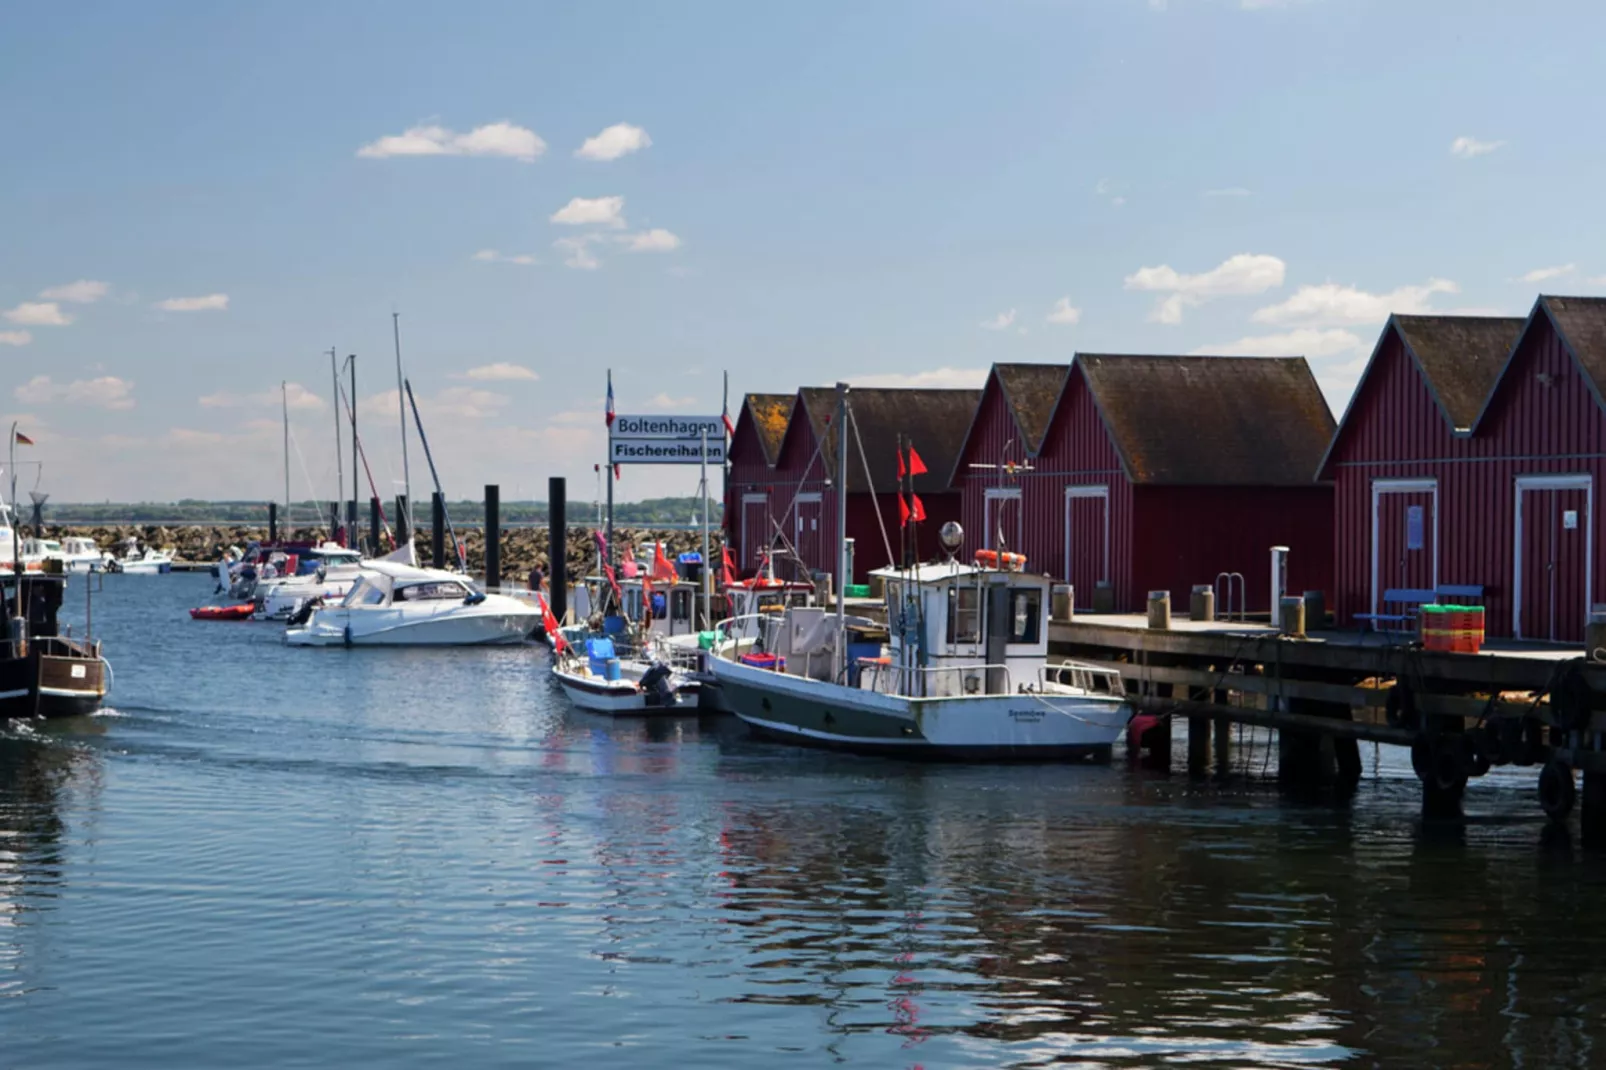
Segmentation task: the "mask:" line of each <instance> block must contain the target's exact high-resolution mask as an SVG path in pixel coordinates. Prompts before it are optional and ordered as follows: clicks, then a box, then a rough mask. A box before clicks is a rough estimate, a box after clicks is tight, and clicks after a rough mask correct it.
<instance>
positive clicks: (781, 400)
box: [725, 394, 794, 572]
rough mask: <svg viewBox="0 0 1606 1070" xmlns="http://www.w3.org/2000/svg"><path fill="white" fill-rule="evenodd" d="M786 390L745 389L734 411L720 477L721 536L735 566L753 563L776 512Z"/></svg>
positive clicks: (787, 418) (788, 401)
mask: <svg viewBox="0 0 1606 1070" xmlns="http://www.w3.org/2000/svg"><path fill="white" fill-rule="evenodd" d="M793 400H794V395H792V394H748V395H747V396H746V397H745V398H744V399H743V401H742V408H741V410H740V412H738V413H737V416H736V432H735V434H733V435H732V436H731V445H730V453H729V461H730V467H729V471H728V474H727V476H726V480H725V537H726V539H727V541H728V544H729V545H731V546H733V547H735V548H736V550H735V552H734V554H733V556H734V557H735V558H736V565H737V568H738V569H740V570H742V571H744V572H750V571H751V570H753V569H756V568H757V567H758V554H759V550H760V549H761V548H762V547H764V546H766V545H768V539H767V536H768V533H769V532H770V530H771V526H770V525H771V518H772V517H773V518H775V519H777V520H778V519H779V518H780V516H781V515H783V514H784V513H785V506H786V504H790V502H789V501H788V502H787V503H783V504H782V505H781V506H780V512H779V513H778V512H776V508H777V503H776V502H775V500H774V495H775V492H776V477H775V464H776V459H777V455H778V454H779V452H780V448H781V442H782V440H783V439H784V438H785V436H786V430H787V427H788V426H789V424H790V422H791V418H792V403H793Z"/></svg>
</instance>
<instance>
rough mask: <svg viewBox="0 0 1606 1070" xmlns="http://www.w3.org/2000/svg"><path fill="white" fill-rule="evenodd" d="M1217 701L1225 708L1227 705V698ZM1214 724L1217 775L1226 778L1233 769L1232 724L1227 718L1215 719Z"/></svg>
mask: <svg viewBox="0 0 1606 1070" xmlns="http://www.w3.org/2000/svg"><path fill="white" fill-rule="evenodd" d="M1218 694H1222V695H1224V694H1225V693H1224V692H1218ZM1216 701H1217V702H1218V703H1219V704H1220V705H1223V706H1225V705H1226V704H1227V702H1226V698H1225V697H1222V698H1218V699H1217V700H1216ZM1212 722H1213V724H1214V726H1215V734H1216V738H1215V745H1214V750H1215V754H1216V773H1217V774H1218V775H1220V776H1226V775H1227V773H1228V772H1230V771H1231V769H1232V722H1231V721H1229V720H1228V719H1227V718H1225V717H1216V718H1213V719H1212Z"/></svg>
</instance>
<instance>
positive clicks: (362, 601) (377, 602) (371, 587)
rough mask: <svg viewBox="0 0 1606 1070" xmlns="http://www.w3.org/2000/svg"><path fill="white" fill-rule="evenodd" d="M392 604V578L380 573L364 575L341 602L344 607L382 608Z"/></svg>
mask: <svg viewBox="0 0 1606 1070" xmlns="http://www.w3.org/2000/svg"><path fill="white" fill-rule="evenodd" d="M389 602H390V577H389V576H385V575H381V574H378V573H370V574H365V575H363V576H362V577H361V578H360V579H358V580H357V582H356V584H355V585H353V587H352V588H351V590H349V591H347V592H346V597H344V598H342V599H341V600H340V604H341V606H342V607H344V608H346V609H351V608H354V607H358V606H382V605H386V604H388V603H389Z"/></svg>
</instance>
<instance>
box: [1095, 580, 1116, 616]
mask: <svg viewBox="0 0 1606 1070" xmlns="http://www.w3.org/2000/svg"><path fill="white" fill-rule="evenodd" d="M1093 612H1095V613H1114V612H1115V588H1114V587H1111V586H1110V581H1109V580H1099V582H1097V583H1095V584H1094V585H1093Z"/></svg>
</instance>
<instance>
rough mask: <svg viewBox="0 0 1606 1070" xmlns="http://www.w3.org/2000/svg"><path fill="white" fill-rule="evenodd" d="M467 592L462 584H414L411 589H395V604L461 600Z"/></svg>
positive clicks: (446, 582) (449, 582)
mask: <svg viewBox="0 0 1606 1070" xmlns="http://www.w3.org/2000/svg"><path fill="white" fill-rule="evenodd" d="M467 594H468V592H467V591H465V590H464V589H463V586H462V584H458V583H452V582H451V581H449V580H448V581H442V582H440V583H415V584H413V585H412V586H411V587H398V588H396V597H395V600H396V601H397V602H440V601H446V600H458V599H462V598H463V597H464V596H465V595H467Z"/></svg>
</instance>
